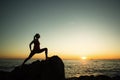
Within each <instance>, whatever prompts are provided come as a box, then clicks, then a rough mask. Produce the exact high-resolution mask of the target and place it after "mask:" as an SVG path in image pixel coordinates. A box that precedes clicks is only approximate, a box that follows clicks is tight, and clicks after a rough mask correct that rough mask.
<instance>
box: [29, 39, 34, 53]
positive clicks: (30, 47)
mask: <svg viewBox="0 0 120 80" xmlns="http://www.w3.org/2000/svg"><path fill="white" fill-rule="evenodd" d="M33 43H34V41H32V42H31V43H30V44H29V48H30V51H32V49H31V45H32V44H33Z"/></svg>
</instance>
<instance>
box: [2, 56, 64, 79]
mask: <svg viewBox="0 0 120 80" xmlns="http://www.w3.org/2000/svg"><path fill="white" fill-rule="evenodd" d="M3 77H4V76H3ZM7 77H8V79H6V78H2V79H4V80H65V73H64V63H63V62H62V60H61V59H60V58H59V57H58V56H53V57H51V58H49V59H48V60H43V61H39V60H37V61H34V62H33V63H31V64H25V65H24V66H18V67H16V68H15V69H14V70H13V71H11V72H10V74H9V76H7ZM2 79H0V80H2Z"/></svg>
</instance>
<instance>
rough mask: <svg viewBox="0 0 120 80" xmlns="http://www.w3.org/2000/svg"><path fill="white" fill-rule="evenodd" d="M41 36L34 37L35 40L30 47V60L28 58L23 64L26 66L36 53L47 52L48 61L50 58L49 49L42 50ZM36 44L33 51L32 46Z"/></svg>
mask: <svg viewBox="0 0 120 80" xmlns="http://www.w3.org/2000/svg"><path fill="white" fill-rule="evenodd" d="M39 38H40V35H39V34H38V33H37V34H35V36H34V40H33V41H32V42H31V43H30V45H29V47H30V51H31V53H30V55H29V56H28V58H26V59H25V60H24V62H23V65H24V64H25V62H26V61H28V60H29V59H30V58H31V57H32V56H33V55H34V54H36V53H42V52H43V51H45V56H46V59H47V58H48V56H47V54H48V49H47V48H42V49H40V43H39V40H38V39H39ZM32 44H34V47H33V50H32V49H31V45H32Z"/></svg>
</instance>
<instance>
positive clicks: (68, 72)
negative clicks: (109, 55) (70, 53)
mask: <svg viewBox="0 0 120 80" xmlns="http://www.w3.org/2000/svg"><path fill="white" fill-rule="evenodd" d="M35 60H36V59H31V60H29V61H28V62H27V63H26V64H29V63H32V62H33V61H35ZM23 61H24V60H23V59H0V71H1V70H2V71H9V72H10V71H12V70H13V69H14V68H15V67H16V66H19V65H21V64H22V62H23ZM63 62H64V65H65V77H66V78H70V77H79V76H85V75H88V76H89V75H95V76H97V75H107V76H111V77H114V76H120V59H119V60H63Z"/></svg>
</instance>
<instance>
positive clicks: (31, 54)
mask: <svg viewBox="0 0 120 80" xmlns="http://www.w3.org/2000/svg"><path fill="white" fill-rule="evenodd" d="M34 54H35V53H34V52H32V51H31V53H30V55H29V56H28V58H26V59H25V60H24V62H23V64H22V65H24V64H25V62H27V61H28V60H29V59H30V58H31V57H32V56H33V55H34Z"/></svg>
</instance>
